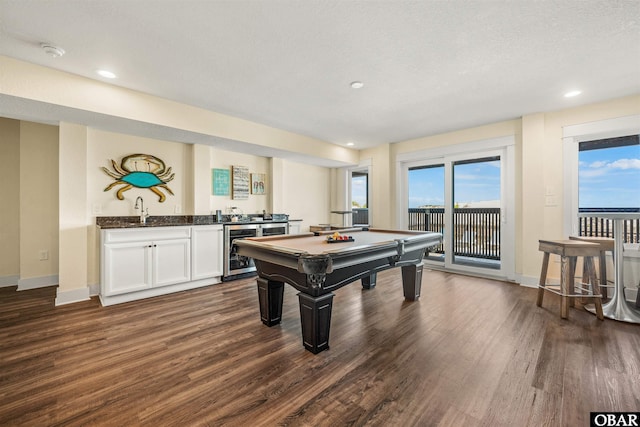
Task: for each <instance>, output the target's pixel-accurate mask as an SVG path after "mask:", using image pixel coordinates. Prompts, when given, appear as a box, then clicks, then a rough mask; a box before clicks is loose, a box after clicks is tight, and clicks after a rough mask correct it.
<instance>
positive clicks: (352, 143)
mask: <svg viewBox="0 0 640 427" xmlns="http://www.w3.org/2000/svg"><path fill="white" fill-rule="evenodd" d="M354 145H356V143H355V142H347V147H353V146H354Z"/></svg>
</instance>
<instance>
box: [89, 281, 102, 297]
mask: <svg viewBox="0 0 640 427" xmlns="http://www.w3.org/2000/svg"><path fill="white" fill-rule="evenodd" d="M89 295H90V296H92V297H97V296H98V295H100V284H99V283H94V284H93V285H89Z"/></svg>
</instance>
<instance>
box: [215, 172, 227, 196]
mask: <svg viewBox="0 0 640 427" xmlns="http://www.w3.org/2000/svg"><path fill="white" fill-rule="evenodd" d="M230 186H231V174H230V173H229V169H212V189H213V195H214V196H228V195H229V187H230Z"/></svg>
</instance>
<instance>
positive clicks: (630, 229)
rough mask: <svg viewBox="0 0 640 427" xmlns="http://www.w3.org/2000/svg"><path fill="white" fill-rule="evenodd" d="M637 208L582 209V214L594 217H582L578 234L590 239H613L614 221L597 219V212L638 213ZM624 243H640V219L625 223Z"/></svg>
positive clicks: (623, 231) (629, 220)
mask: <svg viewBox="0 0 640 427" xmlns="http://www.w3.org/2000/svg"><path fill="white" fill-rule="evenodd" d="M639 210H640V209H635V208H630V209H629V208H588V209H580V213H585V214H589V213H593V215H594V216H587V217H580V218H579V224H578V233H579V235H580V236H588V237H611V238H612V237H613V220H610V219H607V218H599V217H597V212H638V211H639ZM622 235H623V237H624V243H640V219H628V220H625V221H624V228H623V229H622Z"/></svg>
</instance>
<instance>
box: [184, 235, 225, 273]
mask: <svg viewBox="0 0 640 427" xmlns="http://www.w3.org/2000/svg"><path fill="white" fill-rule="evenodd" d="M223 237H224V233H223V230H222V225H198V226H194V227H191V279H192V280H199V279H208V278H210V277H220V276H222V256H223V253H222V250H223V249H222V248H223Z"/></svg>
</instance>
